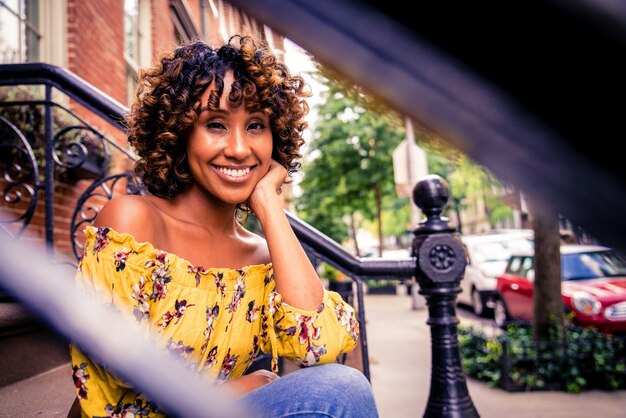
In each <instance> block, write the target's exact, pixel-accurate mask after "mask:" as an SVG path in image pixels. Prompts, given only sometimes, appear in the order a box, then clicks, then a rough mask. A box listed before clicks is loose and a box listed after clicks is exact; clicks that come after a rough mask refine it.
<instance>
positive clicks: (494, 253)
mask: <svg viewBox="0 0 626 418" xmlns="http://www.w3.org/2000/svg"><path fill="white" fill-rule="evenodd" d="M532 248H533V243H532V241H531V240H528V239H525V238H517V239H509V240H505V241H498V242H483V243H480V244H474V245H473V246H472V249H473V253H474V262H476V263H486V262H493V261H507V260H508V259H509V257H510V256H511V253H514V252H519V251H529V250H532Z"/></svg>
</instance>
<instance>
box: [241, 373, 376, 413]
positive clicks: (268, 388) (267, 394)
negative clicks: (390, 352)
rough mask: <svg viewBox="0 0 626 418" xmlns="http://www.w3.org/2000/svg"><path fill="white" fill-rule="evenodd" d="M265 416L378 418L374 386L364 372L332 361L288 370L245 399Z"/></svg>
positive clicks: (248, 404)
mask: <svg viewBox="0 0 626 418" xmlns="http://www.w3.org/2000/svg"><path fill="white" fill-rule="evenodd" d="M241 400H242V401H244V402H246V405H247V406H248V408H250V410H251V411H252V412H253V416H254V417H255V418H256V417H259V418H260V417H263V418H279V417H299V418H307V417H309V418H318V417H332V418H377V417H378V411H377V409H376V403H375V401H374V394H373V392H372V386H371V385H370V383H369V382H368V381H367V379H366V378H365V376H364V375H363V373H361V372H360V371H358V370H356V369H354V368H352V367H348V366H343V365H341V364H337V363H332V364H324V365H320V366H314V367H307V368H304V369H300V370H296V371H294V372H291V373H288V374H286V375H284V376H283V377H281V378H280V379H277V380H275V381H273V382H271V383H268V384H266V385H264V386H261V387H260V388H258V389H256V390H254V391H252V392H250V393H248V394H247V395H245V396H244V397H242V398H241Z"/></svg>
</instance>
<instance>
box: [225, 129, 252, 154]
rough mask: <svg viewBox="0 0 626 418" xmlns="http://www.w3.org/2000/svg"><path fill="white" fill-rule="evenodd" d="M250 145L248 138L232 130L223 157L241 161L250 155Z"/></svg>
mask: <svg viewBox="0 0 626 418" xmlns="http://www.w3.org/2000/svg"><path fill="white" fill-rule="evenodd" d="M250 152H251V150H250V143H249V142H248V138H247V137H246V135H245V134H244V133H242V132H241V131H240V130H234V131H232V132H231V134H230V135H229V136H228V142H227V144H226V147H225V148H224V155H225V156H226V157H228V158H232V159H234V160H238V161H242V160H244V159H246V158H247V157H248V156H249V155H250Z"/></svg>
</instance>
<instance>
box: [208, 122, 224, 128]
mask: <svg viewBox="0 0 626 418" xmlns="http://www.w3.org/2000/svg"><path fill="white" fill-rule="evenodd" d="M206 127H207V128H209V129H212V130H222V129H226V126H224V124H223V123H221V122H215V121H211V122H209V123H207V124H206Z"/></svg>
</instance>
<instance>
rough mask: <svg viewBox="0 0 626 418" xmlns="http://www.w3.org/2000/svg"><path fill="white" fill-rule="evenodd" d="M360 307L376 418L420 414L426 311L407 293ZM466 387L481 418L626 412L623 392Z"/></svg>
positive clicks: (426, 361) (426, 374)
mask: <svg viewBox="0 0 626 418" xmlns="http://www.w3.org/2000/svg"><path fill="white" fill-rule="evenodd" d="M364 305H365V312H366V321H367V324H366V326H367V338H368V342H369V355H370V372H371V381H372V386H373V388H374V394H375V396H376V402H377V404H378V408H379V411H380V416H381V418H408V417H411V418H414V417H421V416H423V414H424V410H425V407H426V404H427V402H428V394H429V390H430V356H431V355H430V329H429V327H428V325H426V319H427V317H428V311H427V310H426V309H420V310H413V309H412V308H411V297H410V296H407V295H402V296H400V295H366V296H365V300H364ZM465 320H466V319H461V321H462V322H463V321H465ZM467 385H468V390H469V392H470V396H471V397H472V400H473V402H474V406H475V407H476V409H477V410H478V413H479V414H480V416H481V417H483V418H492V417H498V418H499V417H507V418H516V417H533V418H544V417H545V418H555V417H557V418H559V417H563V418H565V417H567V418H577V417H581V418H589V417H590V416H595V417H602V418H617V417H625V416H626V391H615V392H609V391H607V392H605V391H595V390H594V391H586V392H583V393H580V394H569V393H565V392H522V393H510V392H506V391H505V390H503V389H497V388H490V387H488V386H487V385H485V384H484V383H482V382H480V381H478V380H474V379H471V378H468V380H467Z"/></svg>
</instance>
